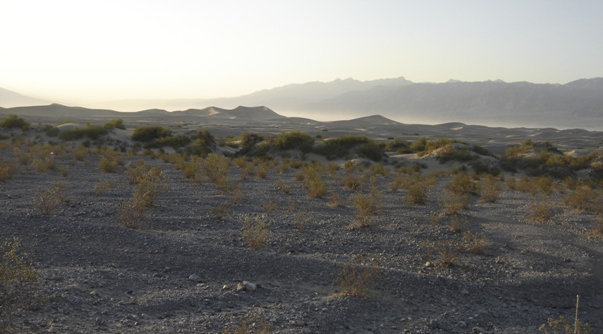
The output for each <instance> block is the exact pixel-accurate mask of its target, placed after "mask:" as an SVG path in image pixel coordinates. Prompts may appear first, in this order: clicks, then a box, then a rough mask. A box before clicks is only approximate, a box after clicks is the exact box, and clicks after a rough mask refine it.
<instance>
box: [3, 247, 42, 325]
mask: <svg viewBox="0 0 603 334" xmlns="http://www.w3.org/2000/svg"><path fill="white" fill-rule="evenodd" d="M20 245H21V241H20V240H19V239H18V238H16V237H13V238H12V239H10V240H6V241H3V242H2V243H0V332H2V333H12V328H11V322H12V314H13V312H14V311H15V309H17V308H19V307H21V305H22V304H23V303H24V301H25V300H28V299H30V298H31V296H28V295H27V294H26V293H25V292H24V291H23V290H20V289H17V286H18V285H19V284H22V283H25V282H32V281H37V280H38V278H39V276H38V274H37V272H36V270H35V269H34V268H33V266H32V264H31V262H30V261H29V260H28V256H27V254H25V253H22V252H21V250H20V249H19V248H20Z"/></svg>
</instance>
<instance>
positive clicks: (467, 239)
mask: <svg viewBox="0 0 603 334" xmlns="http://www.w3.org/2000/svg"><path fill="white" fill-rule="evenodd" d="M489 244H490V240H489V239H488V237H487V236H486V234H484V233H473V232H465V233H463V243H462V246H463V248H464V249H465V250H466V251H468V252H470V253H473V254H483V253H484V248H486V246H488V245H489Z"/></svg>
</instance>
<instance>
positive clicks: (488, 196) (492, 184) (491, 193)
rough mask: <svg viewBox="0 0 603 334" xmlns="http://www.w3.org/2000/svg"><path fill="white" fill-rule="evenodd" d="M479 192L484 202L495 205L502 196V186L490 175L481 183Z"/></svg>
mask: <svg viewBox="0 0 603 334" xmlns="http://www.w3.org/2000/svg"><path fill="white" fill-rule="evenodd" d="M478 192H479V196H480V198H481V201H482V202H486V203H494V202H496V200H497V199H498V197H499V194H500V184H499V183H498V180H497V179H496V178H495V177H494V176H492V175H488V176H486V179H485V180H483V181H481V182H480V183H479V185H478Z"/></svg>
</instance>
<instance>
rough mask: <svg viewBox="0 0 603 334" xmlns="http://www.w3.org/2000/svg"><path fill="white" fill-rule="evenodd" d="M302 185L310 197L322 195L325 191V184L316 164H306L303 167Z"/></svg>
mask: <svg viewBox="0 0 603 334" xmlns="http://www.w3.org/2000/svg"><path fill="white" fill-rule="evenodd" d="M302 170H303V173H304V178H303V183H304V187H305V188H306V189H307V190H308V196H310V197H311V198H315V197H322V196H323V195H324V194H325V193H326V192H327V185H326V184H325V183H324V181H323V180H322V177H321V176H320V173H319V172H318V168H317V167H316V166H307V167H304V168H303V169H302Z"/></svg>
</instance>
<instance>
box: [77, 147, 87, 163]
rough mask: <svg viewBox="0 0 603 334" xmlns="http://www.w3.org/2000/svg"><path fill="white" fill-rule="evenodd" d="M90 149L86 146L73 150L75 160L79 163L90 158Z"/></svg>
mask: <svg viewBox="0 0 603 334" xmlns="http://www.w3.org/2000/svg"><path fill="white" fill-rule="evenodd" d="M88 153H89V151H88V148H86V147H85V146H79V147H77V148H76V149H75V150H73V158H74V159H75V160H77V161H85V160H86V158H87V157H88Z"/></svg>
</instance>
